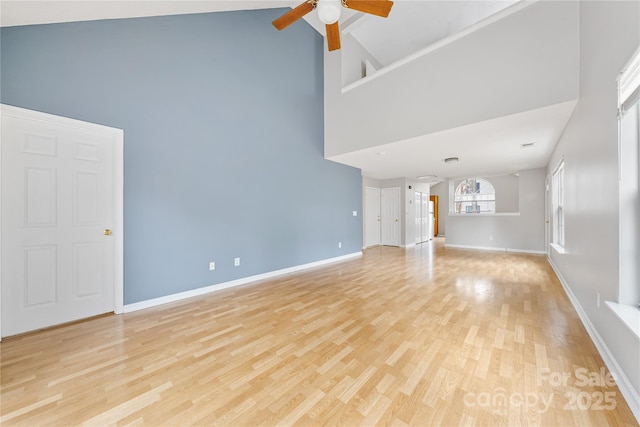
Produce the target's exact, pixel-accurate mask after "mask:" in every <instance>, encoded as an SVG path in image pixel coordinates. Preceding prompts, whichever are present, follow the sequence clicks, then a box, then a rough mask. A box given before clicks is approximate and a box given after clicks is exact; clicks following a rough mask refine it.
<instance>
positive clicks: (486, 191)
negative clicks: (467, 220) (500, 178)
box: [454, 178, 496, 214]
mask: <svg viewBox="0 0 640 427" xmlns="http://www.w3.org/2000/svg"><path fill="white" fill-rule="evenodd" d="M495 211H496V190H495V188H494V187H493V185H492V184H491V183H490V182H489V181H487V180H486V179H482V178H467V179H465V180H463V181H462V182H461V183H460V184H458V186H457V187H456V191H455V193H454V212H455V213H458V214H473V213H495Z"/></svg>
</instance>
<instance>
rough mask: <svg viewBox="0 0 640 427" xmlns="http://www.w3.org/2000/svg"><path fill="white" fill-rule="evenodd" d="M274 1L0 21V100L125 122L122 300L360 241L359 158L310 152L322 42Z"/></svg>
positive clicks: (347, 248)
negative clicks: (284, 18) (149, 14)
mask: <svg viewBox="0 0 640 427" xmlns="http://www.w3.org/2000/svg"><path fill="white" fill-rule="evenodd" d="M283 12H284V10H282V9H280V10H258V11H242V12H223V13H210V14H199V15H181V16H169V17H154V18H141V19H126V20H108V21H94V22H81V23H68V24H54V25H37V26H24V27H10V28H3V29H2V30H1V33H0V37H1V39H0V43H1V49H0V52H1V80H0V84H1V91H0V100H1V102H2V103H5V104H9V105H15V106H19V107H23V108H29V109H33V110H38V111H43V112H47V113H51V114H57V115H61V116H66V117H72V118H75V119H80V120H86V121H89V122H94V123H100V124H103V125H107V126H113V127H117V128H121V129H124V136H125V142H124V183H125V184H124V185H125V191H124V197H125V200H124V221H125V234H124V250H125V254H124V256H125V260H124V261H125V266H124V268H125V275H124V282H125V304H130V303H134V302H139V301H143V300H146V299H151V298H156V297H160V296H165V295H170V294H173V293H177V292H181V291H186V290H191V289H195V288H199V287H203V286H208V285H213V284H216V283H222V282H226V281H229V280H233V279H237V278H242V277H247V276H252V275H255V274H260V273H264V272H269V271H274V270H278V269H282V268H286V267H291V266H296V265H300V264H304V263H309V262H313V261H318V260H323V259H327V258H332V257H336V256H340V255H344V254H349V253H353V252H357V251H359V250H360V248H361V245H362V224H361V207H362V201H361V177H360V171H359V170H357V169H354V168H350V167H347V166H343V165H340V164H337V163H333V162H330V161H327V160H324V159H323V139H324V136H323V120H324V119H323V49H324V45H323V39H322V37H321V36H320V35H319V34H317V32H315V31H314V30H313V29H312V28H311V27H310V26H308V25H307V24H306V23H304V22H298V23H296V24H294V25H292V26H291V27H289V28H287V29H286V31H282V32H279V31H276V30H275V29H274V28H273V27H272V26H271V21H272V20H273V19H275V18H276V17H277V16H279V15H280V14H282V13H283ZM354 210H356V211H358V216H357V217H353V216H352V211H354ZM338 242H342V248H340V249H339V248H338ZM234 257H240V258H241V266H240V267H234V266H233V258H234ZM210 261H216V270H215V271H212V272H210V271H209V262H210Z"/></svg>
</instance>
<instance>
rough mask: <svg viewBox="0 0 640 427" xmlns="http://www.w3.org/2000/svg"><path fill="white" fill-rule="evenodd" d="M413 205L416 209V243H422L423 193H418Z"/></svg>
mask: <svg viewBox="0 0 640 427" xmlns="http://www.w3.org/2000/svg"><path fill="white" fill-rule="evenodd" d="M413 203H414V204H415V209H416V220H415V225H416V239H415V241H416V243H422V193H420V192H419V191H416V193H415V197H414V198H413Z"/></svg>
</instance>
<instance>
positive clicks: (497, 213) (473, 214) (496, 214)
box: [448, 212, 520, 217]
mask: <svg viewBox="0 0 640 427" xmlns="http://www.w3.org/2000/svg"><path fill="white" fill-rule="evenodd" d="M448 215H449V216H458V217H467V216H468V217H475V216H520V212H496V213H490V212H480V213H450V214H448Z"/></svg>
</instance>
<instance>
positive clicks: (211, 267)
mask: <svg viewBox="0 0 640 427" xmlns="http://www.w3.org/2000/svg"><path fill="white" fill-rule="evenodd" d="M215 269H216V263H215V261H211V262H210V263H209V270H211V271H213V270H215Z"/></svg>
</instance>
